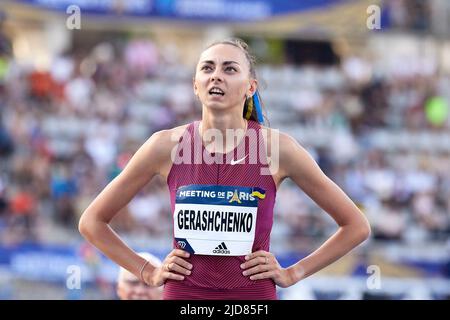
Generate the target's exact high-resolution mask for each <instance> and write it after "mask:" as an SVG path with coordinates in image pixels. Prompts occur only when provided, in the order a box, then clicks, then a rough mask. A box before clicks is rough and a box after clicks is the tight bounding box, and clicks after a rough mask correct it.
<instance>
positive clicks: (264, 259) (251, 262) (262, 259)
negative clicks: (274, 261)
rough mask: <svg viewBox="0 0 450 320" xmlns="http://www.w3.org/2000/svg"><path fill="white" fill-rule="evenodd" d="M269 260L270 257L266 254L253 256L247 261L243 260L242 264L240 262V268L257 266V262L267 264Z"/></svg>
mask: <svg viewBox="0 0 450 320" xmlns="http://www.w3.org/2000/svg"><path fill="white" fill-rule="evenodd" d="M269 261H270V259H269V257H267V256H264V257H254V258H252V259H251V260H248V261H247V262H244V263H243V264H241V268H242V269H248V268H250V267H253V266H257V265H259V264H268V263H269Z"/></svg>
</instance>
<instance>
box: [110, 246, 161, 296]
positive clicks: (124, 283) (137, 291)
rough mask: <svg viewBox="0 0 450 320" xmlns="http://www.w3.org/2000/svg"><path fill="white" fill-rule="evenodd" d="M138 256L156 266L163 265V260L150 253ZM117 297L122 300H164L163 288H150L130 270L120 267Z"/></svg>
mask: <svg viewBox="0 0 450 320" xmlns="http://www.w3.org/2000/svg"><path fill="white" fill-rule="evenodd" d="M138 254H139V255H140V256H141V257H143V258H144V259H146V260H149V261H151V263H152V264H153V265H155V266H160V265H161V260H160V259H158V258H157V257H155V256H154V255H152V254H150V253H148V252H140V253H138ZM117 296H118V297H119V299H120V300H162V287H150V286H148V285H146V284H145V283H143V282H141V281H140V280H139V279H138V278H137V277H136V276H135V275H134V274H132V273H131V272H129V271H128V270H126V269H124V268H122V267H120V271H119V276H118V277H117Z"/></svg>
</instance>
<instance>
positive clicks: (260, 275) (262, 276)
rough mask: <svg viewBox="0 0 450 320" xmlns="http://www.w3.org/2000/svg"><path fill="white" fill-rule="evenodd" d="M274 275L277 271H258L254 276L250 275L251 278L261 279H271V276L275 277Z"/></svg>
mask: <svg viewBox="0 0 450 320" xmlns="http://www.w3.org/2000/svg"><path fill="white" fill-rule="evenodd" d="M274 277H275V271H274V270H270V271H266V272H263V273H258V274H255V275H253V276H250V280H261V279H269V278H272V279H273V278H274Z"/></svg>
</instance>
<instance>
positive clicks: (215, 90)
mask: <svg viewBox="0 0 450 320" xmlns="http://www.w3.org/2000/svg"><path fill="white" fill-rule="evenodd" d="M208 93H209V94H210V95H212V96H223V95H225V92H223V90H222V89H220V88H219V87H212V88H211V89H210V90H209V92H208Z"/></svg>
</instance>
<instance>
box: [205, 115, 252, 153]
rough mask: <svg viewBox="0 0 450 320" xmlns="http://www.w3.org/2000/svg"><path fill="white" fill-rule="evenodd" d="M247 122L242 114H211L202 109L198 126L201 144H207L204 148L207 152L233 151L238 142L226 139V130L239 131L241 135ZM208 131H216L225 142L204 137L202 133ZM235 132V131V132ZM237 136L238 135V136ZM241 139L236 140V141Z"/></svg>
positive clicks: (245, 128)
mask: <svg viewBox="0 0 450 320" xmlns="http://www.w3.org/2000/svg"><path fill="white" fill-rule="evenodd" d="M247 126H248V121H247V120H246V119H244V118H243V117H242V113H239V114H238V113H236V112H234V113H233V112H229V110H228V112H223V113H219V112H211V110H207V109H206V108H205V107H203V115H202V121H200V124H199V133H200V136H201V137H202V139H203V142H204V143H206V144H207V146H205V148H206V149H207V150H208V151H209V152H220V153H227V152H229V151H230V150H233V149H234V148H235V147H236V146H237V145H238V144H239V141H235V138H234V137H233V138H232V139H227V130H230V129H231V130H239V131H241V132H242V133H243V134H245V132H246V131H247ZM208 129H216V130H219V131H220V132H221V133H222V137H223V139H224V140H225V141H216V139H215V138H213V137H212V136H211V137H209V138H208V137H204V133H205V132H206V131H207V130H208ZM239 131H238V132H239ZM235 132H236V131H235ZM238 136H239V134H238ZM242 138H243V137H240V138H238V140H240V139H242Z"/></svg>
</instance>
